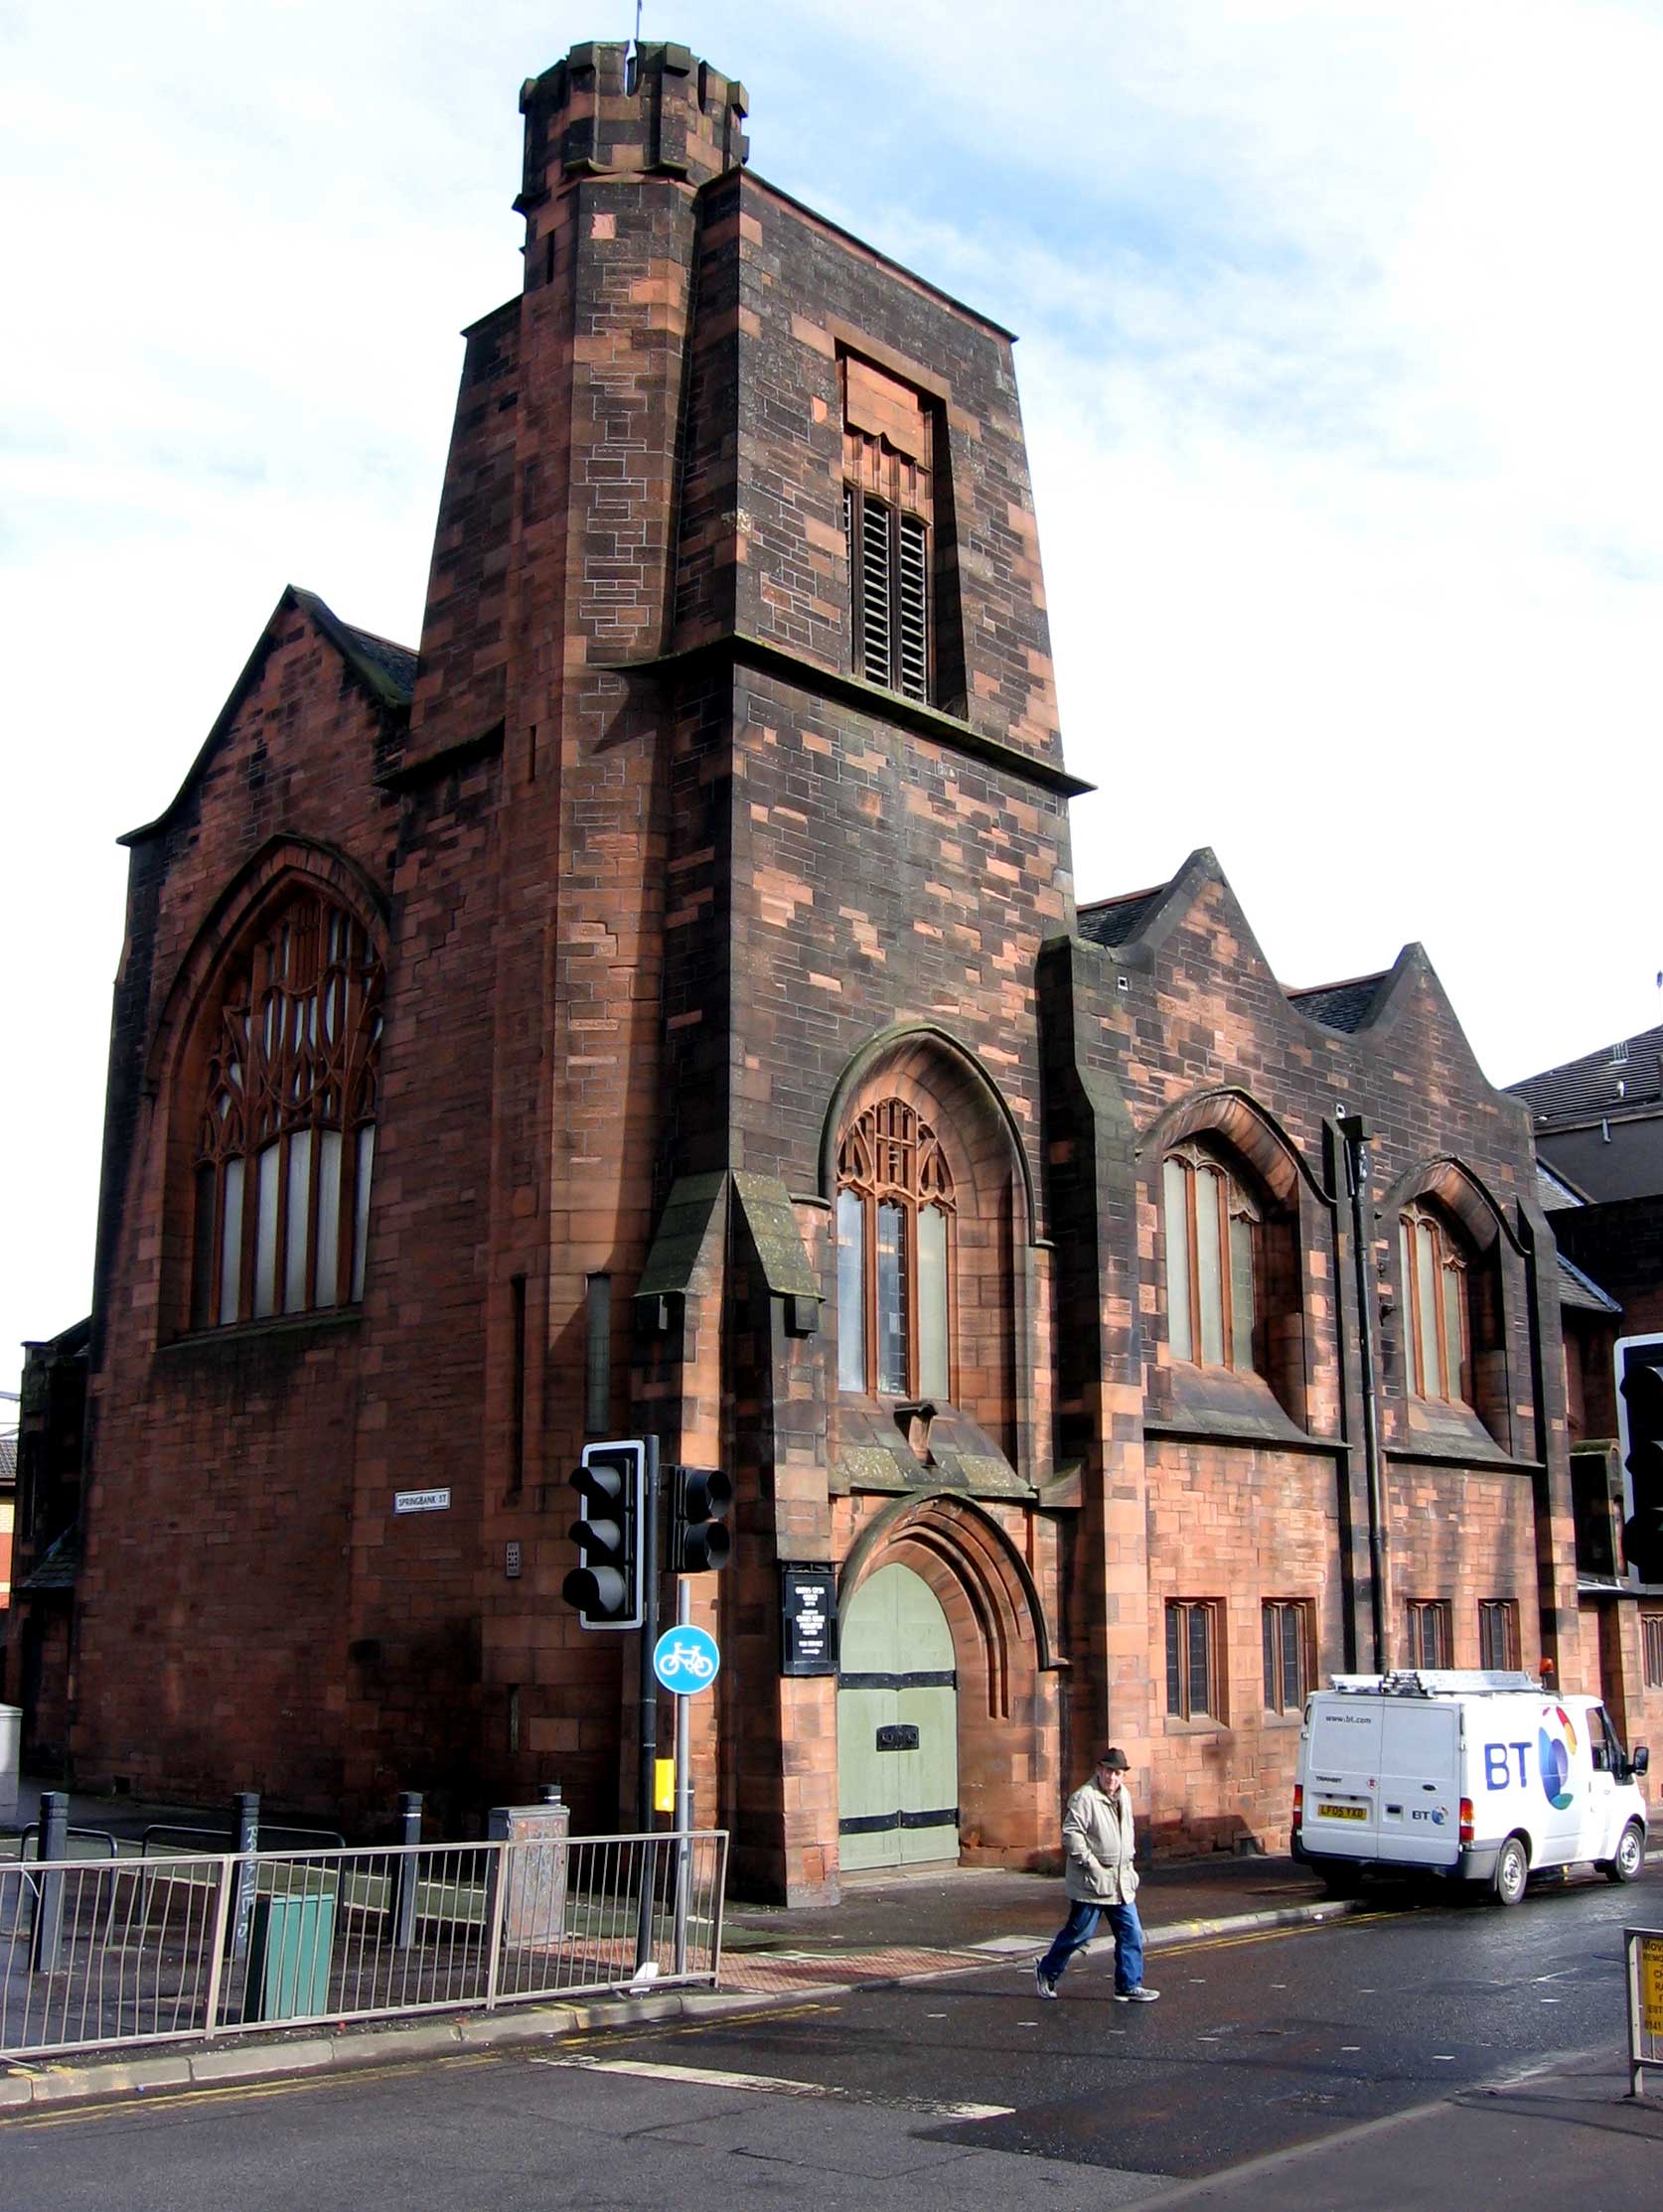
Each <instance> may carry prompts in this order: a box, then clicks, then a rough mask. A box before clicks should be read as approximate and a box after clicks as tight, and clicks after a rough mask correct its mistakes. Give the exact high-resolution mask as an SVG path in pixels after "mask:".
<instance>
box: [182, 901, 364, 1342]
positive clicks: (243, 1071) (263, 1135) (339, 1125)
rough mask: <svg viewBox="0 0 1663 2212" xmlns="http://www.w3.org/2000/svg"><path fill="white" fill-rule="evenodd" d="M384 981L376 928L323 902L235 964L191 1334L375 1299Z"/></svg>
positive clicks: (216, 1035)
mask: <svg viewBox="0 0 1663 2212" xmlns="http://www.w3.org/2000/svg"><path fill="white" fill-rule="evenodd" d="M384 982H385V976H384V971H383V969H382V965H381V960H380V957H379V955H378V952H377V950H376V948H375V945H374V944H373V943H372V941H371V938H370V933H369V932H368V930H366V928H365V926H364V924H363V923H362V922H360V921H359V920H358V919H357V917H356V916H354V915H352V914H350V913H349V912H348V911H347V910H346V908H344V907H342V906H339V905H337V904H336V903H335V902H334V901H333V900H331V899H330V898H328V897H327V896H325V895H323V894H321V893H318V892H309V891H308V892H302V893H300V894H299V895H298V896H297V897H295V898H293V899H291V900H290V901H289V902H288V903H287V904H286V905H285V906H284V907H282V909H281V910H280V911H279V912H278V914H277V915H276V916H275V918H274V919H273V920H271V921H270V922H269V923H267V924H265V925H264V926H263V927H262V928H261V930H260V931H259V933H258V935H257V936H256V937H255V938H253V939H252V941H251V942H250V943H249V944H248V945H247V947H246V948H245V950H244V951H243V952H242V953H241V954H240V955H239V957H238V958H237V959H235V960H233V961H232V963H231V966H230V969H229V972H228V974H227V976H226V977H225V979H224V981H223V983H222V985H221V988H220V991H219V997H218V1003H217V1005H216V1007H215V1010H214V1013H213V1016H212V1029H211V1035H210V1041H209V1048H208V1056H207V1066H206V1081H205V1085H204V1092H203V1096H202V1104H201V1106H200V1109H199V1113H200V1118H199V1122H198V1135H197V1151H196V1252H195V1268H194V1274H193V1283H192V1305H191V1318H192V1325H193V1326H194V1327H196V1328H199V1329H210V1328H224V1327H227V1326H229V1325H230V1324H232V1323H234V1322H238V1321H261V1320H266V1319H268V1318H271V1317H273V1316H275V1315H278V1314H286V1313H304V1312H308V1311H310V1310H311V1309H313V1308H315V1307H327V1306H341V1305H348V1304H356V1303H357V1302H358V1300H359V1299H361V1298H362V1297H363V1295H364V1253H365V1241H366V1232H367V1230H368V1227H369V1221H370V1178H371V1172H372V1169H373V1166H374V1163H375V1152H376V1108H377V1092H378V1078H379V1066H380V1039H381V995H382V989H383V986H384Z"/></svg>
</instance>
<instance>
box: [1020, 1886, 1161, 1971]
mask: <svg viewBox="0 0 1663 2212" xmlns="http://www.w3.org/2000/svg"><path fill="white" fill-rule="evenodd" d="M1100 1920H1107V1921H1108V1923H1109V1928H1110V1932H1111V1934H1112V1935H1113V1936H1114V1938H1115V1990H1116V1993H1117V1994H1118V1995H1120V1996H1125V1995H1126V1993H1127V1991H1129V1990H1140V1989H1141V1988H1142V1987H1143V1923H1142V1922H1141V1921H1140V1920H1139V1919H1138V1917H1137V1907H1136V1906H1135V1905H1094V1904H1092V1903H1091V1902H1090V1900H1089V1899H1087V1898H1083V1897H1077V1898H1075V1899H1074V1900H1073V1901H1072V1903H1071V1904H1070V1905H1069V1908H1068V1919H1067V1920H1066V1921H1065V1922H1064V1924H1063V1926H1062V1927H1061V1928H1059V1929H1058V1930H1057V1936H1056V1941H1055V1942H1054V1943H1053V1944H1052V1946H1051V1948H1050V1950H1049V1951H1047V1952H1046V1954H1045V1956H1044V1958H1043V1959H1041V1960H1040V1962H1039V1971H1040V1973H1041V1974H1042V1975H1044V1977H1045V1979H1046V1981H1047V1982H1060V1981H1061V1980H1062V1971H1063V1969H1064V1967H1066V1966H1067V1964H1068V1962H1069V1960H1070V1959H1072V1958H1073V1956H1074V1954H1075V1952H1076V1951H1084V1949H1085V1948H1086V1946H1087V1944H1088V1943H1090V1942H1091V1940H1092V1938H1093V1936H1095V1935H1096V1934H1097V1924H1098V1922H1099V1921H1100Z"/></svg>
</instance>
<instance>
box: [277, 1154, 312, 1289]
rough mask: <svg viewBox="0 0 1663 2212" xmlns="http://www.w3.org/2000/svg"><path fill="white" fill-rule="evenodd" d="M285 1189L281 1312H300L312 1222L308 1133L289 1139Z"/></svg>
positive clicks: (306, 1284) (308, 1287) (306, 1287)
mask: <svg viewBox="0 0 1663 2212" xmlns="http://www.w3.org/2000/svg"><path fill="white" fill-rule="evenodd" d="M288 1181H289V1189H288V1200H287V1203H286V1205H285V1207H284V1210H283V1211H284V1226H285V1229H286V1231H287V1240H288V1241H287V1243H286V1244H285V1246H284V1248H283V1311H284V1312H285V1313H304V1312H305V1310H306V1308H307V1307H308V1306H309V1305H310V1304H311V1302H312V1297H311V1285H310V1284H309V1283H308V1282H307V1280H306V1261H307V1257H308V1253H307V1250H306V1238H307V1230H308V1226H309V1224H310V1222H311V1219H312V1206H311V1195H312V1132H311V1130H310V1129H296V1130H295V1132H294V1134H293V1135H292V1136H291V1137H290V1138H289V1177H288Z"/></svg>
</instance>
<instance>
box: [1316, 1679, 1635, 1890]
mask: <svg viewBox="0 0 1663 2212" xmlns="http://www.w3.org/2000/svg"><path fill="white" fill-rule="evenodd" d="M1648 1760H1649V1754H1648V1752H1647V1750H1646V1747H1645V1745H1644V1744H1638V1745H1636V1746H1635V1749H1634V1754H1633V1756H1632V1758H1630V1757H1629V1755H1628V1753H1627V1752H1626V1751H1624V1749H1623V1747H1622V1745H1621V1743H1620V1742H1619V1741H1618V1738H1617V1733H1616V1730H1615V1729H1614V1728H1613V1727H1612V1726H1611V1723H1610V1721H1609V1720H1608V1719H1607V1717H1606V1714H1605V1708H1604V1706H1603V1705H1601V1703H1600V1702H1599V1700H1598V1698H1597V1697H1574V1696H1565V1695H1562V1694H1561V1693H1559V1692H1557V1691H1552V1690H1545V1689H1544V1688H1543V1687H1542V1685H1541V1684H1540V1683H1537V1682H1533V1681H1532V1680H1531V1678H1530V1677H1529V1676H1528V1675H1524V1674H1492V1673H1479V1672H1468V1671H1466V1670H1464V1669H1455V1668H1450V1669H1440V1670H1437V1671H1436V1672H1434V1671H1425V1670H1423V1671H1421V1672H1419V1673H1408V1674H1394V1675H1336V1676H1335V1677H1334V1679H1333V1688H1332V1689H1331V1690H1318V1691H1316V1692H1314V1693H1313V1694H1312V1696H1309V1697H1308V1698H1307V1699H1306V1700H1305V1717H1304V1726H1303V1728H1302V1729H1301V1730H1300V1734H1299V1763H1298V1768H1297V1779H1296V1780H1295V1782H1294V1785H1293V1830H1292V1849H1293V1856H1294V1857H1295V1858H1299V1859H1303V1860H1304V1861H1305V1863H1306V1864H1307V1865H1310V1866H1313V1867H1315V1868H1316V1869H1317V1870H1318V1871H1319V1872H1320V1873H1321V1874H1322V1876H1323V1877H1324V1879H1325V1880H1326V1881H1327V1883H1328V1886H1329V1887H1330V1888H1331V1889H1333V1890H1335V1891H1336V1892H1341V1893H1343V1892H1344V1891H1346V1890H1348V1889H1352V1888H1354V1887H1355V1886H1356V1885H1357V1882H1358V1880H1359V1879H1360V1877H1361V1876H1362V1875H1363V1874H1364V1873H1366V1872H1367V1871H1368V1870H1369V1869H1370V1868H1371V1867H1372V1868H1378V1869H1380V1870H1382V1871H1384V1870H1385V1869H1387V1868H1390V1869H1392V1870H1393V1871H1397V1872H1414V1871H1416V1870H1420V1871H1423V1872H1425V1873H1428V1874H1437V1875H1442V1876H1444V1877H1446V1878H1447V1879H1449V1880H1452V1881H1463V1882H1483V1883H1487V1884H1489V1885H1490V1887H1491V1888H1492V1889H1493V1890H1494V1893H1495V1895H1496V1897H1497V1898H1498V1899H1499V1900H1500V1902H1501V1903H1502V1904H1504V1905H1516V1904H1517V1903H1518V1901H1519V1899H1520V1898H1521V1897H1522V1896H1523V1895H1524V1891H1525V1883H1526V1881H1527V1880H1528V1879H1529V1877H1530V1876H1531V1875H1532V1874H1533V1873H1536V1872H1538V1871H1539V1870H1540V1869H1542V1868H1544V1867H1550V1866H1551V1867H1563V1866H1570V1865H1574V1864H1576V1863H1578V1862H1579V1861H1588V1862H1591V1863H1592V1864H1593V1865H1594V1866H1596V1867H1597V1868H1598V1869H1599V1871H1600V1872H1601V1873H1603V1874H1606V1875H1608V1876H1609V1878H1610V1879H1611V1880H1612V1881H1618V1882H1625V1881H1632V1880H1633V1879H1634V1876H1635V1875H1636V1874H1637V1873H1638V1872H1639V1871H1640V1868H1641V1866H1642V1865H1643V1864H1644V1863H1645V1850H1646V1803H1645V1799H1644V1798H1643V1797H1642V1796H1641V1795H1640V1792H1639V1790H1638V1788H1637V1787H1636V1783H1635V1777H1636V1776H1637V1775H1642V1774H1644V1773H1645V1771H1646V1767H1647V1764H1648Z"/></svg>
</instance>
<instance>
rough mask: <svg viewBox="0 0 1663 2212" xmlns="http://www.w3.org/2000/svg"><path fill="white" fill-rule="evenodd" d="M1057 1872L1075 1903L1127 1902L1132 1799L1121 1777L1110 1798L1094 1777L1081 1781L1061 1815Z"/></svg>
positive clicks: (1131, 1875)
mask: <svg viewBox="0 0 1663 2212" xmlns="http://www.w3.org/2000/svg"><path fill="white" fill-rule="evenodd" d="M1062 1840H1063V1851H1064V1854H1065V1856H1064V1866H1063V1874H1064V1879H1065V1883H1066V1886H1067V1890H1068V1894H1069V1896H1070V1898H1071V1899H1073V1900H1074V1901H1075V1902H1076V1903H1085V1904H1093V1905H1130V1904H1131V1902H1132V1900H1133V1898H1134V1897H1135V1896H1136V1894H1137V1869H1136V1867H1135V1866H1134V1865H1133V1863H1132V1852H1133V1834H1132V1800H1131V1798H1130V1797H1129V1796H1128V1795H1127V1789H1126V1784H1125V1783H1124V1782H1123V1783H1122V1784H1121V1788H1120V1794H1119V1796H1118V1797H1116V1798H1114V1799H1111V1798H1110V1796H1109V1794H1108V1792H1107V1791H1106V1790H1100V1789H1099V1788H1098V1786H1097V1783H1096V1780H1095V1779H1094V1780H1092V1781H1090V1782H1087V1783H1084V1784H1083V1785H1082V1786H1081V1787H1080V1788H1079V1789H1077V1790H1076V1791H1075V1793H1074V1795H1073V1796H1072V1797H1071V1798H1070V1799H1069V1801H1068V1811H1067V1812H1066V1813H1065V1814H1064V1815H1063V1825H1062Z"/></svg>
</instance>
